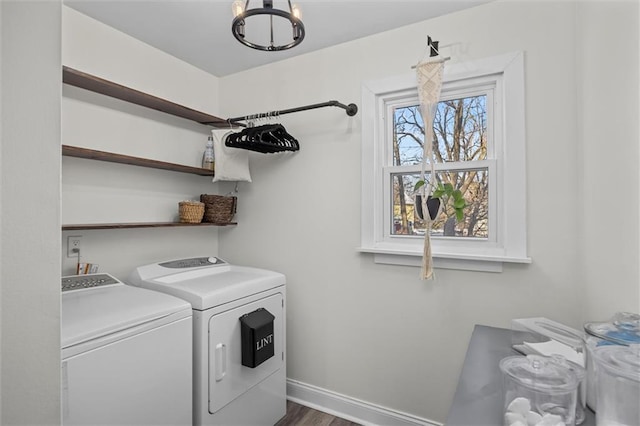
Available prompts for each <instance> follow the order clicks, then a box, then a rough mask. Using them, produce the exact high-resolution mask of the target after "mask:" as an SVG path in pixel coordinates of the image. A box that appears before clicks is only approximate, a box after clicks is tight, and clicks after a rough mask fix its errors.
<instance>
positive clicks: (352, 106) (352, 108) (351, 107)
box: [227, 101, 358, 124]
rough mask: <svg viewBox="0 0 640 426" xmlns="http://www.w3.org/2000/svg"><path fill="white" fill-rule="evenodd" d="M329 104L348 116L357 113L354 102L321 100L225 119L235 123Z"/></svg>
mask: <svg viewBox="0 0 640 426" xmlns="http://www.w3.org/2000/svg"><path fill="white" fill-rule="evenodd" d="M329 106H334V107H338V108H342V109H344V110H345V111H346V112H347V115H348V116H349V117H352V116H354V115H356V114H357V113H358V106H357V105H356V104H349V105H345V104H342V103H340V102H338V101H327V102H322V103H319V104H313V105H305V106H301V107H297V108H289V109H283V110H282V111H271V112H265V113H262V114H253V115H246V116H244V117H233V118H229V119H228V120H227V121H228V122H229V123H235V124H238V123H236V122H237V121H246V120H251V119H254V118H264V117H272V116H278V115H284V114H291V113H293V112H300V111H307V110H310V109H316V108H324V107H329Z"/></svg>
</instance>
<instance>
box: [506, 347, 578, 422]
mask: <svg viewBox="0 0 640 426" xmlns="http://www.w3.org/2000/svg"><path fill="white" fill-rule="evenodd" d="M500 370H501V371H502V375H503V385H504V386H503V387H504V412H505V414H504V424H505V426H512V425H514V426H515V425H518V424H523V425H528V424H533V425H536V424H545V425H547V424H553V425H554V426H556V425H558V426H574V425H575V420H576V403H577V395H578V392H577V389H578V383H579V378H578V376H577V375H576V372H575V371H574V369H572V368H570V367H569V366H568V365H566V364H563V363H559V362H557V360H554V359H552V358H550V357H545V356H541V355H527V356H526V357H523V356H510V357H507V358H504V359H502V360H501V361H500Z"/></svg>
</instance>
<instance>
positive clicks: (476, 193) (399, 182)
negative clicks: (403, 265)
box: [391, 95, 489, 238]
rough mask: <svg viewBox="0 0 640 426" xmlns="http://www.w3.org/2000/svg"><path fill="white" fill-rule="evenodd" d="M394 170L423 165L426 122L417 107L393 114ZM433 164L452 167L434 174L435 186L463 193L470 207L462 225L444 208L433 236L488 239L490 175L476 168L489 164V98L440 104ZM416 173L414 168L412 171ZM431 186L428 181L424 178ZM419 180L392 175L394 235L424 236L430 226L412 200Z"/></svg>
mask: <svg viewBox="0 0 640 426" xmlns="http://www.w3.org/2000/svg"><path fill="white" fill-rule="evenodd" d="M393 119H394V133H393V140H392V143H393V165H394V166H416V165H420V164H421V162H422V154H423V144H424V134H425V132H424V121H423V120H422V116H421V115H420V108H419V105H412V106H405V107H398V108H395V110H394V114H393ZM433 130H434V140H433V141H431V143H432V144H433V153H434V161H435V162H436V164H441V165H445V166H446V165H447V163H451V167H450V168H447V169H446V170H438V171H436V176H435V179H436V183H442V184H447V183H449V184H451V185H452V186H453V187H454V188H455V189H459V190H460V191H461V192H462V194H463V196H464V198H465V200H466V203H467V207H466V208H465V211H464V219H463V220H462V221H456V216H455V211H454V209H453V207H452V206H448V205H447V206H443V209H442V211H441V213H440V215H439V216H438V217H437V218H436V220H435V221H434V222H433V223H432V232H431V235H433V236H445V237H471V238H487V237H488V233H489V230H488V224H489V221H488V218H489V211H488V206H489V202H488V201H489V181H488V179H489V176H488V174H489V171H488V169H487V168H486V167H476V166H474V164H473V162H474V161H480V160H485V159H487V96H486V95H479V96H470V97H464V98H460V99H450V100H444V101H441V102H439V103H438V106H437V109H436V112H435V117H434V120H433ZM413 170H415V168H414V169H413ZM425 177H426V179H427V180H428V181H429V180H430V179H431V177H430V176H428V175H427V176H425ZM418 179H420V174H419V173H415V172H414V171H412V172H406V173H394V174H393V175H392V188H393V214H392V217H393V224H392V231H391V233H392V235H424V233H425V230H426V224H425V223H424V222H423V221H421V220H420V219H419V218H418V216H417V215H416V212H415V208H414V204H413V198H412V197H411V194H412V192H413V187H414V185H415V183H416V181H417V180H418Z"/></svg>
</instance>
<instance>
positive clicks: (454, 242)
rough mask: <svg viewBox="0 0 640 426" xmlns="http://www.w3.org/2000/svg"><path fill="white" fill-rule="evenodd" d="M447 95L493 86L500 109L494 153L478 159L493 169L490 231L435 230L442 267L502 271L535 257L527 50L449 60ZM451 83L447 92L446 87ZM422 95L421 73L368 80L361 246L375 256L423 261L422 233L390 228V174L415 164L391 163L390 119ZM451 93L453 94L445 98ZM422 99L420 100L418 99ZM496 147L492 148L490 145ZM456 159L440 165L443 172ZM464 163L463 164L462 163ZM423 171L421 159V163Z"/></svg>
mask: <svg viewBox="0 0 640 426" xmlns="http://www.w3.org/2000/svg"><path fill="white" fill-rule="evenodd" d="M443 82H444V86H443V99H447V98H449V97H450V96H453V97H455V94H456V92H457V93H463V92H461V91H464V90H471V91H475V90H476V89H477V90H479V91H482V90H487V91H488V92H490V95H489V96H490V98H492V99H489V98H488V99H487V108H488V109H489V108H495V110H492V111H493V112H494V114H493V117H494V120H493V121H491V123H490V124H488V126H489V128H488V129H487V130H488V131H489V132H491V133H490V134H491V136H492V138H493V141H494V144H491V146H490V147H489V149H490V151H489V152H488V158H487V159H486V160H482V161H473V165H471V166H474V167H487V168H488V169H489V172H488V173H489V180H490V182H489V187H490V193H489V197H490V200H489V206H490V211H489V221H490V223H489V237H488V238H486V239H485V238H482V239H478V238H461V237H455V238H452V237H448V238H447V237H432V238H431V248H432V255H433V258H434V266H435V267H436V268H448V269H463V270H478V271H488V272H501V271H502V265H503V262H514V263H531V259H530V258H529V257H528V256H527V247H526V246H527V239H526V227H527V226H526V171H525V166H526V158H525V111H524V103H525V98H524V55H523V53H522V52H514V53H509V54H504V55H499V56H494V57H490V58H483V59H478V60H473V61H469V62H461V63H448V62H447V63H446V64H445V68H444V76H443ZM445 89H446V91H445ZM412 96H413V97H414V98H415V100H416V101H417V84H416V76H415V72H410V73H407V74H404V75H400V76H394V77H389V78H384V79H379V80H374V81H367V82H365V83H363V85H362V222H361V246H360V248H359V251H361V252H366V253H373V254H374V261H375V262H376V263H386V264H395V265H409V266H420V265H421V263H422V253H423V244H424V243H423V239H422V238H416V237H408V236H394V235H391V234H390V230H389V224H390V209H389V199H390V197H389V195H388V194H390V190H391V188H390V182H391V180H390V174H391V173H393V172H398V171H403V172H406V171H408V170H409V168H408V167H407V166H400V167H393V166H388V165H387V164H388V162H387V161H386V159H387V158H388V155H389V153H388V150H389V146H388V145H389V144H388V143H387V140H388V137H389V135H388V134H387V133H388V132H389V129H390V128H391V127H392V126H389V125H388V123H387V122H386V120H387V117H390V119H391V117H392V115H390V114H389V111H390V109H391V108H392V107H393V106H394V105H399V104H407V105H408V103H407V101H409V100H410V99H411V97H412ZM445 96H446V97H445ZM415 104H416V102H413V105H415ZM491 150H493V152H492V151H491ZM467 165H469V164H468V163H466V164H464V166H467ZM452 166H456V164H452V163H444V164H437V165H436V167H435V169H436V171H438V170H442V169H449V168H451V167H452ZM457 166H463V165H461V164H458V165H457ZM416 171H417V172H419V171H420V165H418V166H416Z"/></svg>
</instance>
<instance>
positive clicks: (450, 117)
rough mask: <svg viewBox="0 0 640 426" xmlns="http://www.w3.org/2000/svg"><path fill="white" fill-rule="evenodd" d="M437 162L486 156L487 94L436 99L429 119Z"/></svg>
mask: <svg viewBox="0 0 640 426" xmlns="http://www.w3.org/2000/svg"><path fill="white" fill-rule="evenodd" d="M433 132H434V135H435V138H436V141H437V143H434V146H433V154H434V156H435V159H436V162H437V163H444V162H448V161H474V160H485V159H486V158H487V96H486V95H480V96H472V97H468V98H460V99H451V100H448V101H442V102H439V103H438V107H437V109H436V113H435V116H434V119H433Z"/></svg>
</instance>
